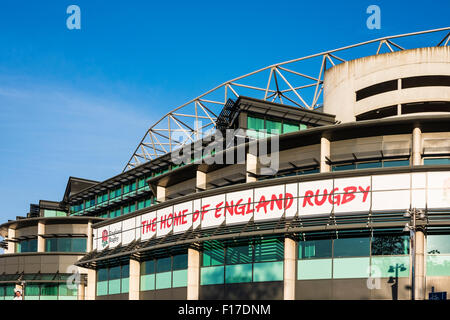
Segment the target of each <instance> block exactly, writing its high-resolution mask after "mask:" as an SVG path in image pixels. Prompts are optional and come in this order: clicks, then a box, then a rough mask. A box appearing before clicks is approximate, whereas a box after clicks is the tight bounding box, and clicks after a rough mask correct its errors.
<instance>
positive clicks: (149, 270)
mask: <svg viewBox="0 0 450 320" xmlns="http://www.w3.org/2000/svg"><path fill="white" fill-rule="evenodd" d="M153 273H155V260H148V261H144V262H142V263H141V274H153Z"/></svg>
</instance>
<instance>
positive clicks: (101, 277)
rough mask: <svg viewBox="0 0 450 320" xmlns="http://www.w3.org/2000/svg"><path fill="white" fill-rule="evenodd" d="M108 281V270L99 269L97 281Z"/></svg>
mask: <svg viewBox="0 0 450 320" xmlns="http://www.w3.org/2000/svg"><path fill="white" fill-rule="evenodd" d="M107 280H108V269H107V268H103V269H98V270H97V281H107Z"/></svg>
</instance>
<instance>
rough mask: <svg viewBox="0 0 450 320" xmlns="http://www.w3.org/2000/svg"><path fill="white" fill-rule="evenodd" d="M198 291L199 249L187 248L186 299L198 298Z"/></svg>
mask: <svg viewBox="0 0 450 320" xmlns="http://www.w3.org/2000/svg"><path fill="white" fill-rule="evenodd" d="M199 292H200V251H198V250H196V249H193V248H189V249H188V274H187V300H198V299H199Z"/></svg>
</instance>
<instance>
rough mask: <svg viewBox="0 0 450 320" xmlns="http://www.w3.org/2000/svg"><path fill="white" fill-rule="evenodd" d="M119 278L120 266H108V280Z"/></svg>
mask: <svg viewBox="0 0 450 320" xmlns="http://www.w3.org/2000/svg"><path fill="white" fill-rule="evenodd" d="M114 279H120V266H116V267H112V268H109V280H114Z"/></svg>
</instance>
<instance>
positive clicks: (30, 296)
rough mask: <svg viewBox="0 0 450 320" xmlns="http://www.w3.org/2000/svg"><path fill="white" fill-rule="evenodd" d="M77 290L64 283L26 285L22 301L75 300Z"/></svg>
mask: <svg viewBox="0 0 450 320" xmlns="http://www.w3.org/2000/svg"><path fill="white" fill-rule="evenodd" d="M77 293H78V291H77V288H76V287H75V288H73V289H72V288H69V287H67V285H66V284H65V283H59V284H58V283H40V284H39V283H36V284H33V283H27V284H26V285H25V295H24V300H76V299H77Z"/></svg>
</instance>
